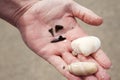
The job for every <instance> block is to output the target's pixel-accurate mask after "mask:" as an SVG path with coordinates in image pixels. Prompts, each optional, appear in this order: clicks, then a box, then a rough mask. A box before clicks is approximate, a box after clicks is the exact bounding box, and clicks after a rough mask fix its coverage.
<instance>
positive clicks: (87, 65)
mask: <svg viewBox="0 0 120 80" xmlns="http://www.w3.org/2000/svg"><path fill="white" fill-rule="evenodd" d="M67 68H68V71H69V72H70V73H72V74H74V75H77V76H85V75H91V74H94V73H96V72H97V65H96V64H95V63H93V62H76V63H72V64H70V65H68V67H67Z"/></svg>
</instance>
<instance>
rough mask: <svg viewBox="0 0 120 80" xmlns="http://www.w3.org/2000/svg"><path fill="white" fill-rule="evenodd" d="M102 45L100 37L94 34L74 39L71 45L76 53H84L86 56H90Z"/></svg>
mask: <svg viewBox="0 0 120 80" xmlns="http://www.w3.org/2000/svg"><path fill="white" fill-rule="evenodd" d="M100 46H101V42H100V40H99V38H97V37H94V36H86V37H82V38H78V39H76V40H73V41H72V43H71V47H72V49H73V51H75V52H76V53H82V54H83V55H85V56H88V55H90V54H92V53H94V52H96V51H97V50H98V49H99V48H100Z"/></svg>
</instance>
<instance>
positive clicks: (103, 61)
mask: <svg viewBox="0 0 120 80" xmlns="http://www.w3.org/2000/svg"><path fill="white" fill-rule="evenodd" d="M92 56H93V58H94V59H95V60H96V61H97V62H98V63H99V64H100V65H101V66H103V67H104V68H106V69H109V68H110V67H111V65H112V63H111V61H110V59H109V58H108V57H107V55H106V54H105V53H104V52H103V51H102V50H99V51H97V52H96V53H94V54H93V55H92Z"/></svg>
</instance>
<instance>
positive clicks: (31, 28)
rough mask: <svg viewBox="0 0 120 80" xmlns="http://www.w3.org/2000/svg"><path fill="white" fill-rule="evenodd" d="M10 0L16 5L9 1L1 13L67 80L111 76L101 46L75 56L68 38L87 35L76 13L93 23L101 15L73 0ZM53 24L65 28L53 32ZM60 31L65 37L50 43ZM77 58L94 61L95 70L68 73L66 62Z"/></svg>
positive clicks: (99, 20) (0, 2)
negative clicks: (89, 52)
mask: <svg viewBox="0 0 120 80" xmlns="http://www.w3.org/2000/svg"><path fill="white" fill-rule="evenodd" d="M5 1H7V0H0V8H2V7H1V5H5ZM9 2H12V3H14V4H16V5H18V4H19V6H16V5H15V8H14V9H11V11H10V9H8V6H13V4H12V3H8V4H7V5H5V6H6V7H5V8H2V9H0V17H1V18H2V19H4V20H6V21H7V22H9V23H11V24H12V25H14V26H15V27H17V28H18V30H19V31H20V32H21V35H22V38H23V40H24V42H25V43H26V44H27V46H28V47H29V48H30V49H31V50H33V51H34V52H35V53H36V54H38V55H39V56H40V57H42V58H43V59H45V60H46V61H48V62H49V63H50V64H52V65H53V66H54V67H55V68H56V69H57V70H58V71H59V72H60V73H61V74H62V75H63V76H65V77H66V78H67V79H68V80H110V76H109V75H108V74H107V73H106V69H108V68H110V66H111V62H110V60H109V58H108V57H107V56H106V54H105V53H104V52H103V51H102V50H99V51H97V52H96V53H94V54H92V55H90V56H89V57H84V56H82V55H78V56H77V57H74V56H73V55H72V54H71V52H72V49H71V46H70V43H71V41H72V40H74V39H77V38H79V37H82V36H87V34H86V33H85V32H84V31H83V29H82V28H81V26H80V25H79V24H78V23H77V21H76V20H75V17H77V18H79V19H80V20H82V21H84V22H85V23H88V24H91V25H95V26H97V25H100V24H101V23H102V18H101V17H99V16H97V15H96V14H95V13H93V12H92V11H90V10H88V9H87V8H84V7H83V6H81V5H79V4H77V3H76V2H74V1H73V0H41V1H37V0H28V1H27V0H26V1H25V2H24V0H9ZM27 4H28V5H27ZM26 5H27V6H26ZM2 10H4V11H2ZM17 10H18V11H17ZM55 25H63V26H64V28H63V29H62V30H60V31H58V32H57V33H56V32H54V36H52V35H51V34H50V32H49V31H48V30H49V29H51V28H54V27H55ZM59 35H62V36H64V37H66V40H64V41H60V42H56V43H51V40H53V38H54V37H56V36H59ZM77 61H92V62H95V63H96V64H98V71H97V73H96V74H94V75H89V76H84V77H82V76H75V75H73V74H71V73H69V72H68V71H67V70H66V68H65V66H67V65H68V64H70V63H72V62H77Z"/></svg>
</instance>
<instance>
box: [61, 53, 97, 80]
mask: <svg viewBox="0 0 120 80" xmlns="http://www.w3.org/2000/svg"><path fill="white" fill-rule="evenodd" d="M62 58H63V59H64V61H65V62H66V63H67V64H70V63H73V62H80V61H79V60H78V59H77V58H76V57H74V56H73V55H72V54H71V53H69V52H65V53H63V54H62ZM82 80H97V78H96V77H95V76H92V75H91V76H85V77H82Z"/></svg>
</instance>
